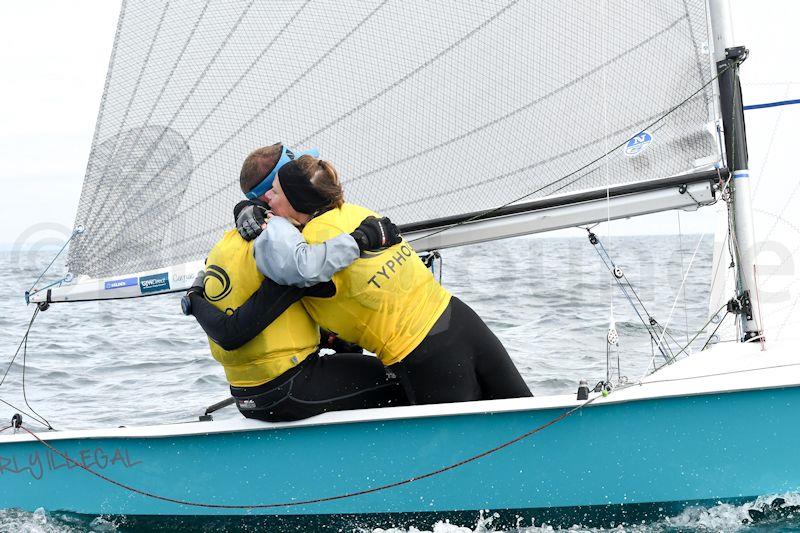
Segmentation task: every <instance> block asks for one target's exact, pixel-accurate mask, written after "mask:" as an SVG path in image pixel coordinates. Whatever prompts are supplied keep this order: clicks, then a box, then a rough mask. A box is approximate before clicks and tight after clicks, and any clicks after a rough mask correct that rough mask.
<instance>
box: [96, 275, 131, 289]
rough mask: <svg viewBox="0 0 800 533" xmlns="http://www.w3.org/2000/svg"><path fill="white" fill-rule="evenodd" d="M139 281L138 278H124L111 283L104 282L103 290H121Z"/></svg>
mask: <svg viewBox="0 0 800 533" xmlns="http://www.w3.org/2000/svg"><path fill="white" fill-rule="evenodd" d="M138 281H139V278H125V279H114V280H111V281H106V282H105V285H103V288H104V289H105V290H111V289H121V288H123V287H133V286H135V285H136V282H138Z"/></svg>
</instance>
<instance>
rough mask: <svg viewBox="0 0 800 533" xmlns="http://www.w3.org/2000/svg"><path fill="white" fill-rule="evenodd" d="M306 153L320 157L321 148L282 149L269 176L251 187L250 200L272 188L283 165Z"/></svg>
mask: <svg viewBox="0 0 800 533" xmlns="http://www.w3.org/2000/svg"><path fill="white" fill-rule="evenodd" d="M304 155H313V156H314V157H319V150H317V149H316V148H311V149H309V150H300V151H297V152H293V151H291V150H289V149H288V148H286V147H285V146H283V147H282V149H281V157H280V159H278V162H277V163H276V164H275V167H274V168H273V169H272V170H271V171H270V173H269V174H267V176H266V177H265V178H264V179H263V180H261V183H259V184H258V185H256V186H255V187H253V188H252V189H250V192H248V193H247V194H245V196H247V197H248V198H249V199H250V200H255V199H256V198H258V197H259V196H263V195H264V193H266V192H267V191H268V190H270V189H271V188H272V182H273V181H275V176H277V175H278V171H279V170H280V169H281V167H282V166H283V165H285V164H286V163H288V162H289V161H294V160H295V159H297V158H299V157H300V156H304Z"/></svg>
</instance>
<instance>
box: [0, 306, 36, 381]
mask: <svg viewBox="0 0 800 533" xmlns="http://www.w3.org/2000/svg"><path fill="white" fill-rule="evenodd" d="M38 314H39V306H38V305H37V306H36V308H35V309H34V310H33V316H31V320H30V322H28V329H27V330H25V335H23V337H22V340H21V341H19V346H17V351H16V352H14V356H13V357H12V358H11V361H10V362H9V363H8V367H7V368H6V372H5V374H3V378H2V379H0V387H2V386H3V383H4V382H5V380H6V376H8V372H9V370H11V365H13V364H14V360H16V358H17V355H19V351H20V350H21V349H22V345H23V344H24V343H25V340H26V339H27V338H28V333H30V331H31V326H33V321H34V320H36V315H38Z"/></svg>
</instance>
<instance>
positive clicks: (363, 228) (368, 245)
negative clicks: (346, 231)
mask: <svg viewBox="0 0 800 533" xmlns="http://www.w3.org/2000/svg"><path fill="white" fill-rule="evenodd" d="M350 235H351V236H352V237H353V238H354V239H355V240H356V243H357V244H358V249H359V250H360V251H362V252H363V251H365V250H367V251H370V252H375V251H378V250H383V249H385V248H389V247H390V246H394V245H395V244H399V243H400V241H401V240H403V237H402V236H401V235H400V230H399V229H398V228H397V226H395V225H394V224H392V221H391V220H389V218H388V217H383V218H375V217H371V216H370V217H367V218H365V219H364V220H362V221H361V224H360V225H359V226H358V227H357V228H356V230H355V231H354V232H353V233H351V234H350Z"/></svg>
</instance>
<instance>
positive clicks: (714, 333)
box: [700, 312, 730, 352]
mask: <svg viewBox="0 0 800 533" xmlns="http://www.w3.org/2000/svg"><path fill="white" fill-rule="evenodd" d="M729 314H730V313H728V312H725V314H724V315H722V318H721V319H720V321H719V324H717V327H715V328H714V331H712V332H711V335H709V336H708V340H706V343H705V344H703V347H702V348H700V351H701V352H702V351H703V350H705V349H706V347H707V346H708V343H710V342H711V339H713V338H714V335H716V334H717V330H718V329H719V328H720V326H722V323H723V322H725V319H726V318H728V315H729ZM713 319H714V318H713V317H712V320H713Z"/></svg>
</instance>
